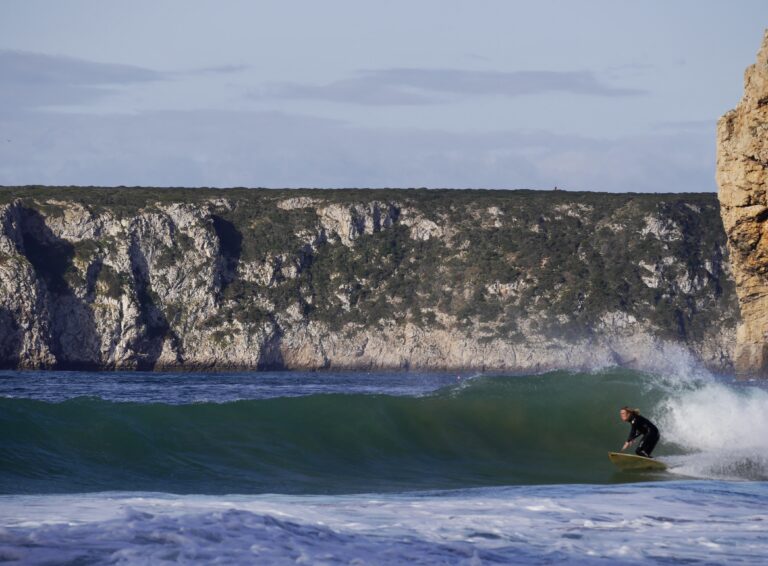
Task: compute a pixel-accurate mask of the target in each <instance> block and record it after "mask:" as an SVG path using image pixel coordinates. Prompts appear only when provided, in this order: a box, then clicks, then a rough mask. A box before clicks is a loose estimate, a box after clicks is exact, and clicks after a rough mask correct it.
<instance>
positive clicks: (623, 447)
mask: <svg viewBox="0 0 768 566" xmlns="http://www.w3.org/2000/svg"><path fill="white" fill-rule="evenodd" d="M629 444H630V443H629V442H625V443H624V446H622V447H621V451H622V452H623V451H624V450H626V449H627V448H629Z"/></svg>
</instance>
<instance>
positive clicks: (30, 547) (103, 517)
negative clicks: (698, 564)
mask: <svg viewBox="0 0 768 566" xmlns="http://www.w3.org/2000/svg"><path fill="white" fill-rule="evenodd" d="M767 503H768V484H764V483H749V484H747V483H741V484H738V483H737V484H733V483H723V482H702V481H697V482H676V483H664V484H645V485H623V486H580V485H572V486H549V487H522V486H521V487H513V488H494V489H476V490H462V491H453V492H434V493H422V494H401V495H386V496H383V495H355V496H277V495H262V496H222V497H215V496H202V495H193V496H176V495H168V494H151V493H150V494H141V493H132V494H130V493H122V494H121V493H104V494H84V495H77V494H76V495H60V496H20V495H14V496H2V497H0V525H3V528H2V529H0V559H2V560H11V561H19V563H24V564H46V563H62V562H69V561H83V562H86V561H88V562H90V561H94V562H95V563H110V564H125V563H150V562H151V563H156V562H163V561H166V560H173V561H177V562H181V563H186V562H201V561H205V562H216V563H222V564H238V563H262V564H289V563H290V564H294V563H300V564H302V563H303V564H337V563H344V564H349V563H352V564H397V563H405V562H416V563H451V564H482V563H489V562H504V563H525V564H531V563H534V564H536V563H548V562H552V561H567V562H578V563H596V564H617V563H620V564H641V563H648V562H668V561H682V560H690V561H705V562H715V563H727V562H733V561H738V562H741V563H755V564H758V563H762V562H763V561H764V560H765V558H766V557H768V534H767V533H766V525H768V505H766V504H767Z"/></svg>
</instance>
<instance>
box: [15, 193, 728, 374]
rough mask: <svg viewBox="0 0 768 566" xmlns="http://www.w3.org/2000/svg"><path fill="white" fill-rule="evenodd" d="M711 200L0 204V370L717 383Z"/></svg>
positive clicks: (718, 330) (714, 210)
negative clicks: (472, 375)
mask: <svg viewBox="0 0 768 566" xmlns="http://www.w3.org/2000/svg"><path fill="white" fill-rule="evenodd" d="M735 321H736V304H735V293H734V290H733V282H732V279H731V276H730V273H729V271H728V262H727V255H726V248H725V235H724V233H723V231H722V225H721V223H720V218H719V207H718V204H717V200H716V199H715V197H714V195H711V194H702V195H684V196H681V195H615V194H612V195H609V194H596V193H581V194H576V193H564V192H544V191H542V192H533V191H427V190H416V191H414V190H401V191H398V190H373V191H354V190H349V191H344V190H335V191H325V190H311V191H310V190H305V191H300V190H285V191H274V190H269V191H268V190H235V189H232V190H205V189H183V190H169V189H166V190H148V189H98V188H87V189H75V188H73V189H57V188H0V365H2V366H5V367H23V368H49V367H57V368H107V369H109V368H121V369H162V368H173V369H175V368H193V369H213V368H216V369H226V368H248V369H269V368H301V369H320V368H355V369H362V368H365V369H368V368H389V369H395V368H412V369H416V368H421V369H448V368H451V369H459V368H461V369H465V368H478V369H486V370H511V371H540V370H545V369H555V368H574V369H576V368H595V367H602V366H606V365H613V364H620V365H627V366H632V367H641V368H653V367H659V364H662V363H668V362H669V361H670V360H675V359H681V358H685V359H687V357H688V356H693V357H694V358H696V359H698V360H699V361H701V362H703V363H704V364H706V365H708V366H710V367H714V368H717V369H728V368H729V367H730V362H731V356H732V346H733V343H734V338H733V337H734V332H735Z"/></svg>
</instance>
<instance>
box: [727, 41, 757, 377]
mask: <svg viewBox="0 0 768 566" xmlns="http://www.w3.org/2000/svg"><path fill="white" fill-rule="evenodd" d="M717 183H718V185H719V187H720V190H719V191H718V198H719V200H720V205H721V216H722V219H723V225H724V228H725V231H726V234H727V238H728V248H729V255H730V258H731V267H732V270H733V277H734V280H735V283H736V294H737V296H738V303H739V310H740V312H741V322H740V324H739V326H738V329H737V332H736V347H735V353H734V366H735V370H736V372H737V374H740V375H750V376H761V377H768V238H765V237H764V236H765V235H766V233H768V223H766V220H768V197H766V189H767V188H768V30H766V33H765V36H764V37H763V43H762V46H761V48H760V51H759V52H758V54H757V62H756V63H755V64H754V65H751V66H750V67H748V68H747V70H746V72H745V75H744V96H743V97H742V99H741V101H740V102H739V104H738V106H736V108H735V109H733V110H731V111H730V112H728V113H726V114H725V115H724V116H723V117H722V118H721V119H720V121H719V122H718V125H717Z"/></svg>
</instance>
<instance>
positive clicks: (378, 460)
mask: <svg viewBox="0 0 768 566" xmlns="http://www.w3.org/2000/svg"><path fill="white" fill-rule="evenodd" d="M622 405H631V406H636V407H639V408H640V409H641V410H642V412H643V414H644V415H646V416H648V417H649V418H651V419H652V420H654V421H655V422H656V423H657V424H658V425H659V428H660V429H661V434H662V440H661V442H660V444H659V446H658V448H657V449H656V453H655V455H656V456H657V457H659V458H661V459H662V460H664V461H665V462H666V463H668V464H669V470H668V471H665V472H632V473H630V472H621V471H618V470H617V469H616V468H614V467H613V466H612V464H611V463H610V462H609V461H608V458H607V452H608V451H616V450H618V449H619V448H620V447H621V445H622V443H623V442H624V440H625V439H626V436H627V434H628V431H629V427H628V425H627V424H626V423H623V422H621V421H620V420H619V417H618V410H619V408H620V407H621V406H622ZM766 431H768V387H766V385H764V384H762V383H760V382H737V381H734V380H733V379H731V378H729V377H723V376H714V375H711V374H709V373H707V372H706V371H703V370H697V369H695V368H693V369H692V368H688V367H684V368H681V369H677V370H675V371H669V372H657V373H644V372H638V371H632V370H627V369H620V368H606V369H601V370H598V371H593V372H552V373H545V374H540V375H486V374H482V375H481V374H475V375H472V374H458V375H457V374H456V373H412V372H411V373H382V372H371V373H367V372H331V371H327V372H317V373H306V372H274V373H264V372H261V373H140V372H50V371H48V372H31V371H28V372H17V371H4V372H0V561H6V562H9V563H11V564H13V563H19V564H144V563H153V564H154V563H164V562H166V561H169V562H171V561H172V562H178V563H218V564H251V563H253V564H295V563H299V564H399V563H413V564H494V563H503V564H510V563H511V564H518V563H519V564H551V563H579V564H648V563H660V564H669V563H691V564H725V563H728V564H732V563H746V564H749V563H754V564H758V563H765V562H766V561H767V560H768V436H766Z"/></svg>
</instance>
